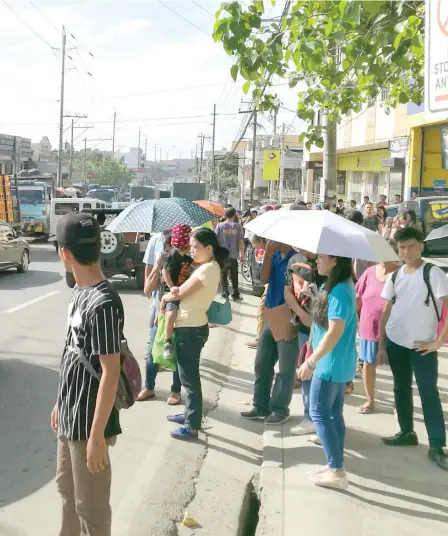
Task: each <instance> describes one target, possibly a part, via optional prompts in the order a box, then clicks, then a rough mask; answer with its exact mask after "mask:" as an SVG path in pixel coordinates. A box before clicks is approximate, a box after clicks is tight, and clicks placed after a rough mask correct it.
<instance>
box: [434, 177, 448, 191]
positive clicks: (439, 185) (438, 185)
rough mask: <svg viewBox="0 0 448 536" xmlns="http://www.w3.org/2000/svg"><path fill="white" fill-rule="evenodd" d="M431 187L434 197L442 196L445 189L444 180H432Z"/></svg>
mask: <svg viewBox="0 0 448 536" xmlns="http://www.w3.org/2000/svg"><path fill="white" fill-rule="evenodd" d="M432 187H433V188H434V194H435V195H443V194H444V192H445V188H446V180H444V179H434V180H433V181H432Z"/></svg>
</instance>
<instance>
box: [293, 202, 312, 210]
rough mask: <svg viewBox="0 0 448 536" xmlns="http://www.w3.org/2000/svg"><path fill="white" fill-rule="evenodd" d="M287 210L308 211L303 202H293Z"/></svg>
mask: <svg viewBox="0 0 448 536" xmlns="http://www.w3.org/2000/svg"><path fill="white" fill-rule="evenodd" d="M289 210H309V209H308V205H307V204H306V203H305V201H294V203H293V204H292V205H291V206H290V207H289Z"/></svg>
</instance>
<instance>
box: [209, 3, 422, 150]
mask: <svg viewBox="0 0 448 536" xmlns="http://www.w3.org/2000/svg"><path fill="white" fill-rule="evenodd" d="M272 3H275V0H273V2H272ZM270 4H271V2H269V5H270ZM264 15H265V4H264V2H263V0H250V2H249V4H248V5H243V4H242V3H240V2H226V3H224V4H222V6H221V9H220V10H219V11H218V12H217V14H216V24H215V28H214V33H213V35H214V38H215V41H221V42H222V44H223V46H224V49H225V51H226V52H227V53H228V54H229V55H231V56H234V59H235V62H234V65H233V66H232V68H231V75H232V78H233V79H234V80H236V79H237V77H238V76H241V77H242V78H243V79H245V80H246V83H245V84H244V86H243V91H244V92H246V93H248V92H249V91H251V93H252V97H253V99H254V102H255V103H256V104H257V106H258V107H259V109H260V110H261V111H271V110H276V109H278V108H279V107H280V106H281V102H280V101H279V99H278V98H277V95H276V94H275V85H276V84H278V83H279V79H280V80H285V81H287V83H288V84H289V86H290V87H291V88H295V89H296V90H297V115H298V117H299V118H300V119H302V120H303V121H304V122H305V123H306V124H307V125H308V126H307V130H306V132H304V133H303V134H302V139H306V140H307V145H308V147H309V146H310V145H311V144H312V143H315V144H316V145H318V146H320V147H322V146H323V140H322V128H323V127H322V126H321V125H319V124H317V125H315V124H314V123H315V116H316V112H317V111H324V112H326V113H328V119H329V120H330V121H335V122H337V123H338V122H340V121H341V119H342V117H343V116H345V115H346V114H349V113H350V112H352V111H354V112H358V111H360V110H361V108H362V105H363V104H364V103H366V102H368V101H369V100H374V99H377V98H380V97H381V91H382V90H383V89H386V90H388V91H387V92H384V94H386V93H387V98H385V99H384V106H386V107H396V106H397V105H398V104H400V103H402V104H405V103H407V102H414V103H416V104H420V103H421V102H422V101H423V78H424V73H423V69H424V61H423V52H424V42H423V39H424V35H423V34H424V24H423V21H424V1H423V0H418V1H412V0H388V1H386V0H372V1H371V0H366V1H365V0H363V1H361V0H352V1H349V0H340V1H338V0H335V1H327V0H324V1H321V0H292V1H290V2H286V6H285V10H284V12H283V16H282V17H281V19H280V20H279V22H278V23H277V22H275V23H273V24H270V26H268V27H264V26H263V21H262V18H263V16H264Z"/></svg>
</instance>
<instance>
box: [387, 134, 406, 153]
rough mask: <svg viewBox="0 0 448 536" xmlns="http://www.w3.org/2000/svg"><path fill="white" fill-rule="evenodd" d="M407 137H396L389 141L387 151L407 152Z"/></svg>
mask: <svg viewBox="0 0 448 536" xmlns="http://www.w3.org/2000/svg"><path fill="white" fill-rule="evenodd" d="M408 147H409V138H397V139H396V140H390V141H389V151H390V152H391V153H398V154H403V155H405V154H406V153H407V152H408Z"/></svg>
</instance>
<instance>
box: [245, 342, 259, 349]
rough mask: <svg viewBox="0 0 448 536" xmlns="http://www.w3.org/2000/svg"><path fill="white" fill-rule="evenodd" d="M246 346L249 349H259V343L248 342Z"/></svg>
mask: <svg viewBox="0 0 448 536" xmlns="http://www.w3.org/2000/svg"><path fill="white" fill-rule="evenodd" d="M246 346H248V347H249V348H254V349H256V348H258V342H256V341H249V342H246Z"/></svg>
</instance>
